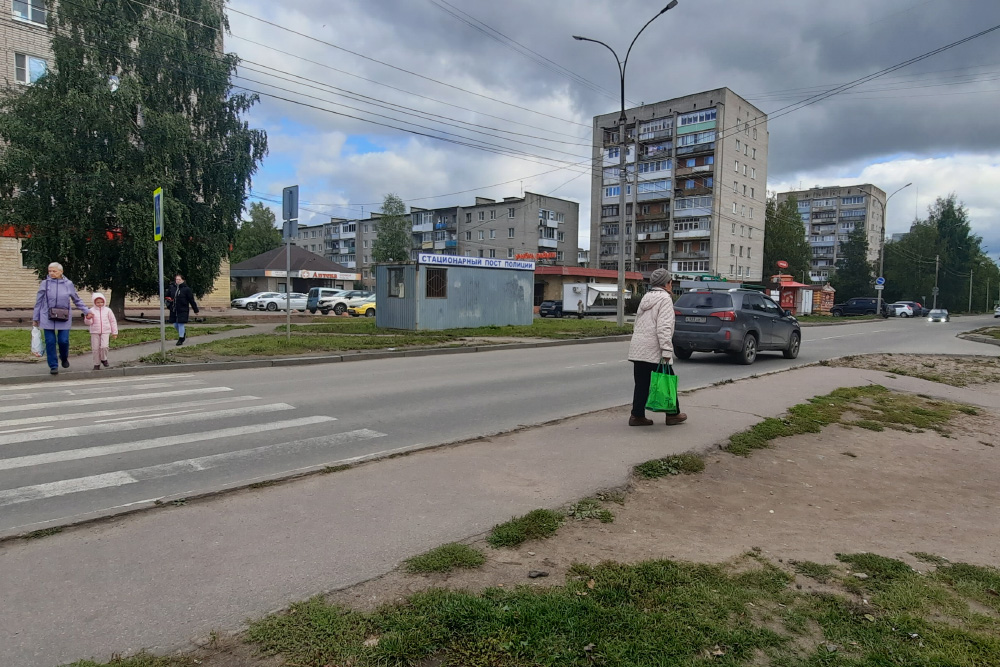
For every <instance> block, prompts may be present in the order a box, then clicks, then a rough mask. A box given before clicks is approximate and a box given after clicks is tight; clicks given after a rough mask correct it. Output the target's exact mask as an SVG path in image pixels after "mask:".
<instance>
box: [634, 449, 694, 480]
mask: <svg viewBox="0 0 1000 667" xmlns="http://www.w3.org/2000/svg"><path fill="white" fill-rule="evenodd" d="M704 469H705V460H704V459H702V458H701V457H700V456H698V455H697V454H679V455H677V456H668V457H666V458H662V459H653V460H652V461H646V462H645V463H640V464H639V465H637V466H636V467H635V468H633V472H634V473H635V475H636V476H637V477H641V478H643V479H656V478H657V477H667V476H668V475H681V474H684V475H694V474H697V473H699V472H701V471H702V470H704Z"/></svg>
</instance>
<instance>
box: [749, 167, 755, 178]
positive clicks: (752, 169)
mask: <svg viewBox="0 0 1000 667" xmlns="http://www.w3.org/2000/svg"><path fill="white" fill-rule="evenodd" d="M750 178H752V179H753V180H755V181H756V180H757V170H756V169H754V168H753V167H750Z"/></svg>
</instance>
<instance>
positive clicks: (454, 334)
mask: <svg viewBox="0 0 1000 667" xmlns="http://www.w3.org/2000/svg"><path fill="white" fill-rule="evenodd" d="M276 331H278V332H279V333H284V332H285V325H284V324H282V325H280V326H279V327H277V329H276ZM292 333H327V334H330V333H336V334H366V335H392V334H403V333H405V334H409V335H415V336H422V335H431V336H448V337H451V338H471V337H475V338H480V337H491V336H496V337H502V338H555V339H569V338H591V337H594V336H616V335H620V334H630V333H632V325H631V324H626V325H625V326H624V327H621V328H619V327H618V325H617V324H616V323H614V322H604V321H602V320H587V319H583V320H578V319H575V318H573V319H548V318H546V319H536V320H535V321H534V322H532V323H531V324H526V325H512V326H505V327H500V326H488V327H474V328H468V329H444V330H442V331H401V330H398V329H376V328H375V320H374V319H373V318H371V317H358V318H350V319H348V318H346V317H345V318H337V319H335V320H327V321H323V322H320V323H318V324H293V325H292Z"/></svg>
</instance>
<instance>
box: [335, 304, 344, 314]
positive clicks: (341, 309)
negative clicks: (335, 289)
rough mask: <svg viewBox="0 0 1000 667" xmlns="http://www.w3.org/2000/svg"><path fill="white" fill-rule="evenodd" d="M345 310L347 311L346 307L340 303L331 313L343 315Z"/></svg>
mask: <svg viewBox="0 0 1000 667" xmlns="http://www.w3.org/2000/svg"><path fill="white" fill-rule="evenodd" d="M345 310H347V306H345V305H344V304H342V303H338V304H337V305H336V306H334V307H333V312H334V313H335V314H337V315H343V314H344V311H345Z"/></svg>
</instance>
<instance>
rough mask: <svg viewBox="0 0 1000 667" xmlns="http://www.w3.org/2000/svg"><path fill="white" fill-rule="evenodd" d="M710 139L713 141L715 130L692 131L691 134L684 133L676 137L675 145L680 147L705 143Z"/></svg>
mask: <svg viewBox="0 0 1000 667" xmlns="http://www.w3.org/2000/svg"><path fill="white" fill-rule="evenodd" d="M712 141H715V130H708V131H707V132H692V133H691V134H685V135H683V136H680V137H677V147H678V148H681V147H682V146H694V145H695V144H707V143H710V142H712Z"/></svg>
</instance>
